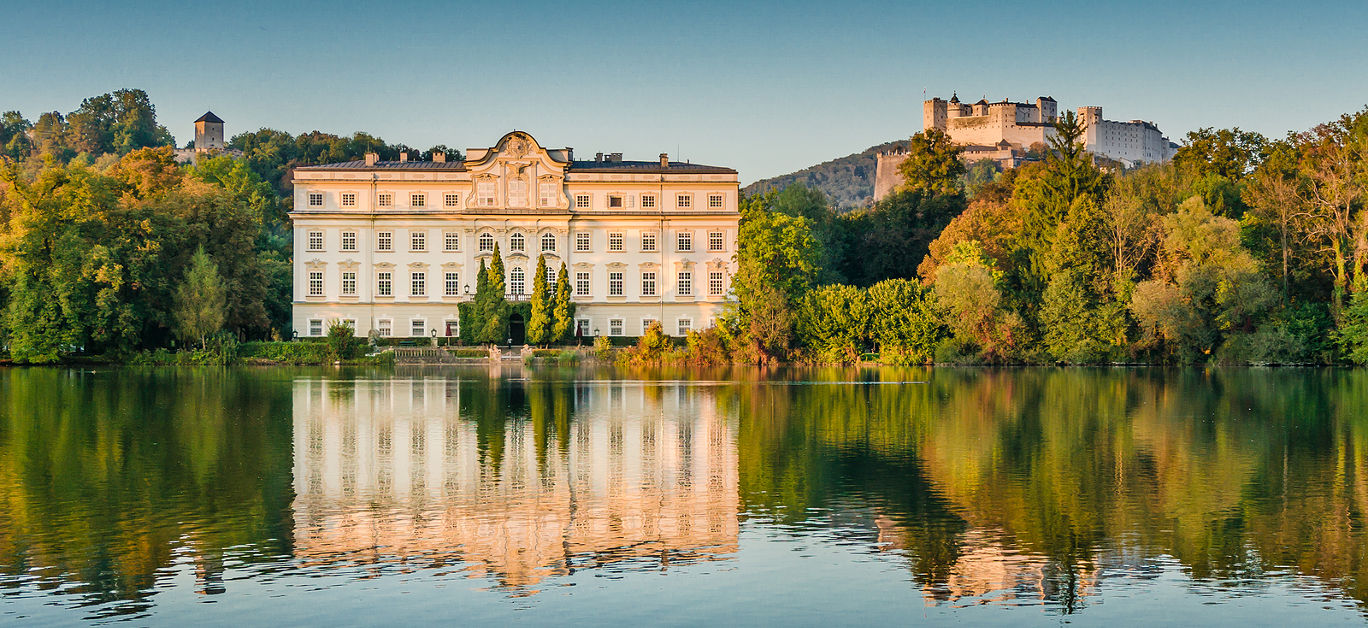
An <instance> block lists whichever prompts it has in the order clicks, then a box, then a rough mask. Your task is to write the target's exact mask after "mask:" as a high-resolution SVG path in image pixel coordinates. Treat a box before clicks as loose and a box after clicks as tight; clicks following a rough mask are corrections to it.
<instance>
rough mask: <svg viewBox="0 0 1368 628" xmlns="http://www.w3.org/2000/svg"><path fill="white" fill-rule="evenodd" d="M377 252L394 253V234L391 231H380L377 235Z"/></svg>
mask: <svg viewBox="0 0 1368 628" xmlns="http://www.w3.org/2000/svg"><path fill="white" fill-rule="evenodd" d="M375 250H377V251H393V250H394V233H393V232H390V231H380V232H378V233H376V234H375Z"/></svg>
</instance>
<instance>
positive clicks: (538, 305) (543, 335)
mask: <svg viewBox="0 0 1368 628" xmlns="http://www.w3.org/2000/svg"><path fill="white" fill-rule="evenodd" d="M555 308H556V301H555V295H554V294H552V293H551V287H550V286H548V285H547V283H546V256H545V255H538V256H537V274H536V276H535V277H533V278H532V316H531V317H529V318H528V321H527V341H528V342H530V343H532V344H534V345H543V344H547V343H549V342H552V341H554V340H556V338H555V337H554V335H553V334H554V331H555V315H556V313H555Z"/></svg>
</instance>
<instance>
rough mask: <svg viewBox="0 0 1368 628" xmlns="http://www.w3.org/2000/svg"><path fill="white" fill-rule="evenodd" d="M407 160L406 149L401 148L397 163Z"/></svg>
mask: <svg viewBox="0 0 1368 628" xmlns="http://www.w3.org/2000/svg"><path fill="white" fill-rule="evenodd" d="M407 161H408V151H406V150H401V151H399V163H401V164H402V163H405V162H407Z"/></svg>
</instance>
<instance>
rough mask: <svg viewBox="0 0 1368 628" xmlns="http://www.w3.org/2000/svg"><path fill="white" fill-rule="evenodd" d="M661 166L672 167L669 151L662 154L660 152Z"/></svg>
mask: <svg viewBox="0 0 1368 628" xmlns="http://www.w3.org/2000/svg"><path fill="white" fill-rule="evenodd" d="M660 167H661V168H669V167H670V154H669V153H661V154H660Z"/></svg>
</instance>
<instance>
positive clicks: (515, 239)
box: [508, 233, 524, 251]
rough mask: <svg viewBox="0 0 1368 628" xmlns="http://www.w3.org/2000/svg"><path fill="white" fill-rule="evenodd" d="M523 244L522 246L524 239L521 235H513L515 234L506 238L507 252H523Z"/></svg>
mask: <svg viewBox="0 0 1368 628" xmlns="http://www.w3.org/2000/svg"><path fill="white" fill-rule="evenodd" d="M523 244H524V238H523V234H521V233H515V234H513V235H512V236H510V237H509V238H508V250H509V251H521V250H523Z"/></svg>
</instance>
